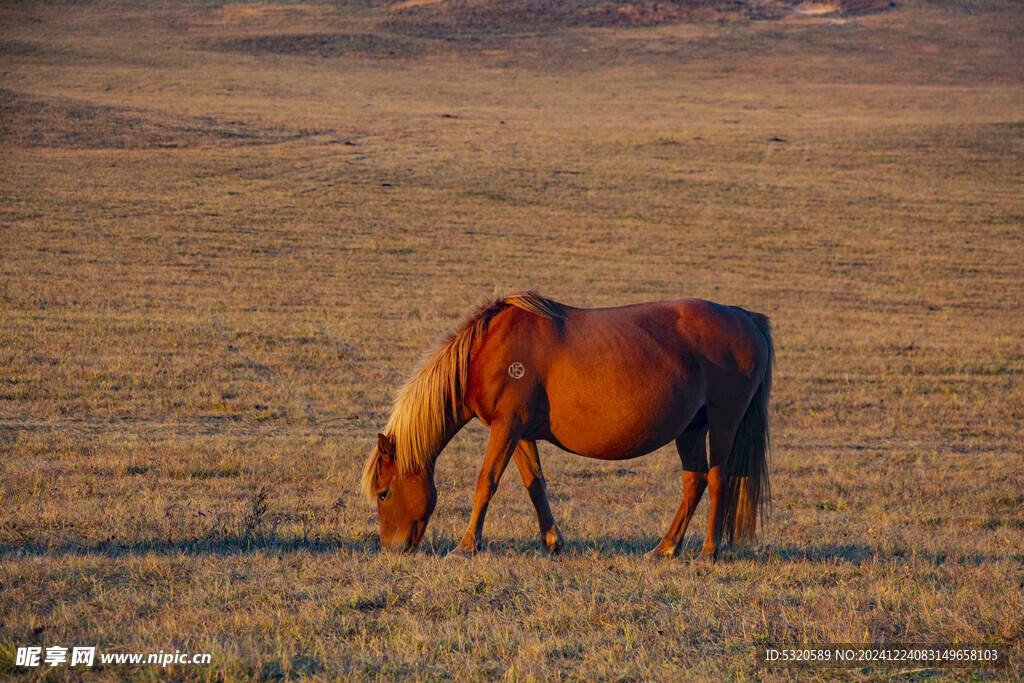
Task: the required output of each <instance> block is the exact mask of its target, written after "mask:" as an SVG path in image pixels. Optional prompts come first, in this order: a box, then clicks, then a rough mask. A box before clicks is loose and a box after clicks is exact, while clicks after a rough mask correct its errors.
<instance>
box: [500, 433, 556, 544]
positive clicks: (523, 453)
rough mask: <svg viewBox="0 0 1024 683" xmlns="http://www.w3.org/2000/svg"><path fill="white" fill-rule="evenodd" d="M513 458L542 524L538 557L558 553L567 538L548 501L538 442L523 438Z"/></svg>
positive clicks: (538, 521)
mask: <svg viewBox="0 0 1024 683" xmlns="http://www.w3.org/2000/svg"><path fill="white" fill-rule="evenodd" d="M512 458H513V459H514V460H515V461H516V466H517V467H518V468H519V474H520V475H522V477H523V484H524V485H525V486H526V491H527V492H528V493H529V494H530V501H531V502H533V507H534V509H535V510H536V511H537V523H538V524H539V525H540V538H539V546H540V548H539V550H538V551H537V556H538V557H551V556H552V555H555V554H557V553H558V552H560V551H561V550H562V548H563V547H564V546H565V539H564V538H562V532H561V531H559V529H558V525H557V524H555V517H554V515H552V514H551V505H550V503H549V502H548V492H547V483H546V482H545V481H544V473H543V472H542V471H541V469H540V456H539V455H538V454H537V444H536V442H534V441H529V440H527V439H523V440H521V441H520V442H519V443H518V445H517V446H516V450H515V453H513V454H512Z"/></svg>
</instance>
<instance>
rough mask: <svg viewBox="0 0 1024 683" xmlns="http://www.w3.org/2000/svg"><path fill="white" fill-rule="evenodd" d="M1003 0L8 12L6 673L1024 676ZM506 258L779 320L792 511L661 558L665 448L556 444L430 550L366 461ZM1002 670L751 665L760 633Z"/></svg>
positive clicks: (1013, 27)
mask: <svg viewBox="0 0 1024 683" xmlns="http://www.w3.org/2000/svg"><path fill="white" fill-rule="evenodd" d="M1022 34H1024V11H1022V10H1021V7H1020V5H1019V3H1017V2H1011V1H1009V0H991V1H990V2H981V1H975V0H907V1H906V2H903V1H899V2H897V3H896V5H895V6H890V4H889V3H875V2H860V1H854V0H850V1H843V2H835V3H832V4H829V5H828V6H825V5H824V4H821V3H817V4H814V3H810V4H808V3H798V2H781V1H780V2H770V1H767V0H765V1H764V2H745V3H736V2H728V1H724V0H723V1H721V2H719V1H712V0H706V1H699V2H698V1H691V2H658V3H640V2H637V3H631V2H624V3H615V4H614V5H613V4H611V3H602V2H591V1H589V0H572V1H571V2H565V3H552V2H539V1H537V0H515V1H513V2H500V3H499V2H490V1H487V2H469V1H468V0H467V1H462V0H444V1H442V2H437V3H420V4H410V3H401V4H400V5H399V4H392V3H384V2H375V1H373V0H365V1H363V2H338V3H323V4H316V3H288V4H275V3H241V4H228V5H224V4H219V3H213V2H205V1H202V0H196V1H191V2H180V3H177V2H176V3H164V2H157V1H156V0H154V1H152V2H119V1H118V0H110V1H105V2H58V3H47V4H42V3H32V2H23V3H7V4H5V5H4V6H3V7H2V8H0V74H2V80H0V146H2V153H0V675H2V676H5V677H6V676H25V677H28V678H35V679H41V678H44V677H45V678H46V679H47V680H75V679H77V678H78V677H79V674H80V671H81V670H80V669H76V668H72V667H70V666H69V665H67V664H64V665H59V666H57V667H54V668H53V669H52V670H50V669H49V667H45V666H44V667H42V668H34V669H30V668H25V667H18V666H17V665H16V663H15V657H16V652H17V649H18V648H20V647H29V646H38V647H44V648H45V647H53V646H60V647H69V648H70V647H74V646H95V647H97V648H98V652H101V653H116V652H122V653H130V652H141V653H149V652H157V651H159V650H164V651H176V650H180V651H182V652H187V653H210V654H211V655H212V663H211V664H209V665H205V666H202V665H191V664H189V665H185V664H175V665H172V666H169V667H167V668H161V667H158V666H153V665H134V666H133V665H114V664H106V665H102V664H99V663H97V665H96V666H95V667H94V668H93V669H92V671H91V673H92V675H93V677H96V678H99V679H101V680H107V679H109V680H114V679H121V678H131V679H138V680H154V679H164V678H173V679H176V680H252V679H266V678H283V679H314V680H334V679H346V680H361V679H364V678H383V679H399V678H401V679H416V680H419V679H431V680H435V679H451V680H460V681H461V680H483V679H496V678H507V679H509V680H649V679H653V680H678V679H682V678H693V677H697V678H704V679H707V678H711V679H723V678H734V677H735V678H740V677H742V678H745V679H747V678H754V679H764V680H782V679H786V680H788V679H790V678H799V679H813V680H817V679H820V680H832V679H836V678H839V679H850V680H864V679H870V680H877V679H888V678H904V679H905V678H909V679H913V680H922V679H929V680H932V679H938V680H946V679H963V678H985V679H987V678H998V679H1019V678H1020V663H1021V661H1024V660H1022V659H1021V658H1022V655H1024V651H1022V648H1024V646H1022V639H1024V571H1022V569H1021V567H1022V561H1024V498H1022V491H1024V447H1022V445H1021V425H1022V420H1024V384H1022V377H1024V342H1022V339H1024V322H1022V318H1021V315H1020V311H1021V306H1022V303H1024V191H1022V190H1024V182H1022V181H1024V114H1022V112H1024V51H1022V43H1021V40H1020V36H1021V35H1022ZM495 284H506V285H518V286H527V287H533V288H536V289H538V290H540V291H541V292H543V293H545V294H547V295H549V296H552V297H554V298H556V299H559V300H561V301H564V302H566V303H569V304H573V305H580V306H597V305H614V304H624V303H630V302H635V301H642V300H653V299H660V298H678V297H683V296H699V297H704V298H709V299H714V300H717V301H722V302H726V303H732V304H737V305H742V306H744V307H747V308H750V309H753V310H757V311H761V312H764V313H766V314H768V315H769V316H770V317H771V318H772V320H773V321H774V324H775V330H776V333H775V334H776V341H777V346H778V351H779V364H778V368H777V372H776V383H775V394H774V397H773V413H772V418H773V440H774V446H775V448H774V453H773V459H772V465H771V470H772V491H773V500H774V512H773V515H772V516H771V517H770V519H769V520H768V523H767V524H766V525H765V527H764V529H763V532H762V536H761V540H760V543H759V544H757V545H756V546H752V547H747V548H737V549H733V550H732V551H731V552H730V553H729V556H728V557H727V558H726V559H725V560H724V561H722V562H719V563H718V564H716V565H714V566H705V565H697V564H695V563H692V562H691V561H690V560H691V559H692V557H693V556H694V555H695V554H696V552H697V549H698V547H699V543H700V531H701V526H702V525H703V520H704V517H703V516H704V514H705V513H706V509H705V507H704V506H703V505H702V507H701V509H700V510H699V511H698V526H697V528H694V529H691V531H690V536H689V540H688V549H687V552H685V553H684V557H682V558H680V559H679V560H678V561H674V562H659V563H647V562H644V561H643V560H642V554H643V553H644V552H645V551H646V550H648V549H650V548H651V547H653V545H654V544H655V543H656V542H657V540H658V538H659V537H660V535H661V534H662V533H663V532H664V529H665V526H666V525H667V523H668V521H669V520H670V519H671V516H672V514H673V512H674V511H675V508H676V506H677V505H678V502H679V497H680V495H681V490H680V485H679V472H680V467H679V463H678V458H677V457H676V455H675V454H674V453H673V452H672V450H671V449H668V448H666V449H662V450H660V451H658V452H657V453H655V454H652V455H650V456H648V457H646V458H643V459H640V460H635V461H629V462H624V463H615V464H602V463H596V462H590V461H584V460H581V459H579V458H576V457H573V456H570V455H568V454H565V453H562V452H559V451H558V450H557V449H555V448H553V447H550V446H549V447H547V448H542V458H543V459H544V462H545V468H546V473H547V475H548V480H549V486H550V493H551V497H552V501H553V507H554V513H555V515H556V518H557V519H558V522H559V524H560V526H561V527H562V528H563V530H564V531H565V533H566V535H567V539H568V548H567V550H566V552H565V553H564V554H563V556H562V557H560V558H559V559H557V560H555V561H553V562H540V561H536V560H534V559H533V539H534V535H535V524H536V522H535V518H534V515H533V511H532V509H531V507H530V503H529V499H528V497H527V496H526V493H525V491H523V490H522V486H521V485H520V483H519V482H518V480H517V478H516V476H515V472H510V473H509V475H510V476H509V477H508V478H507V479H506V480H505V481H504V483H503V484H502V487H501V489H500V491H499V494H498V498H497V500H496V501H495V502H494V504H493V505H492V507H491V512H490V514H489V516H488V526H487V530H486V533H487V538H488V541H489V549H488V551H487V552H486V553H483V554H481V555H480V556H478V557H476V558H474V559H473V560H471V561H468V562H455V563H453V562H447V561H445V559H444V555H445V553H446V552H447V550H449V549H450V548H452V547H453V546H454V545H455V543H456V541H457V540H458V538H459V536H460V535H461V533H462V530H463V525H464V524H465V523H466V521H467V516H468V512H469V505H470V500H471V490H472V485H473V483H474V482H475V479H476V475H477V471H478V467H479V462H480V458H481V455H482V450H483V447H484V443H485V440H486V433H485V432H484V431H483V430H482V428H480V427H479V426H471V427H470V428H468V429H467V430H466V431H465V432H464V433H463V434H461V435H460V436H459V437H458V438H457V439H456V440H455V441H454V442H453V443H452V444H451V445H450V446H449V448H448V450H447V451H446V452H445V454H443V455H442V457H441V460H440V470H439V473H438V482H439V487H440V501H439V506H438V510H437V512H436V513H435V516H434V519H433V520H432V521H431V525H430V528H429V529H428V532H427V534H428V542H427V544H426V546H427V547H426V549H425V552H422V553H421V554H420V555H418V556H415V557H396V556H390V555H386V554H381V553H379V552H378V550H377V548H376V519H375V513H374V511H373V510H371V509H370V508H369V507H368V506H367V505H366V502H365V501H364V500H363V499H362V498H361V497H360V495H359V493H358V479H359V471H360V468H361V465H362V462H363V459H364V458H365V456H366V454H367V452H368V450H369V448H370V447H371V446H372V444H373V439H374V435H375V433H376V431H377V430H378V429H379V428H380V427H381V426H382V425H383V423H384V421H385V420H386V417H387V412H388V406H389V403H390V399H391V396H392V394H393V392H394V390H395V389H396V388H397V387H398V386H399V385H400V383H401V382H402V381H403V379H404V378H405V376H406V375H407V374H408V372H409V371H410V369H411V368H412V366H413V364H414V363H415V361H416V359H417V358H418V357H419V356H420V354H422V353H423V352H424V351H425V350H426V349H427V348H429V347H430V346H431V345H432V344H433V343H434V340H436V339H437V337H438V336H439V335H440V334H442V333H443V332H445V331H446V330H448V329H450V328H451V327H452V326H454V325H455V324H456V323H457V322H458V320H459V319H460V318H461V316H462V315H463V314H464V313H465V312H466V311H467V310H468V309H469V308H471V307H472V306H473V305H474V304H475V303H476V302H477V301H478V300H479V299H481V298H482V297H483V296H485V295H486V294H488V293H489V292H490V291H491V289H492V288H493V287H494V285H495ZM822 642H827V643H881V642H885V643H920V644H924V643H932V644H949V643H971V644H987V645H999V646H1000V647H1002V648H1003V649H1004V652H1006V653H1008V654H1009V657H1010V658H1011V666H1009V667H1006V668H991V667H984V666H964V667H960V668H952V669H949V668H942V667H938V666H932V665H913V666H910V667H900V666H895V665H892V664H886V663H878V662H876V663H872V664H863V665H860V666H858V667H856V668H835V667H822V666H814V667H811V666H803V667H796V668H772V667H768V666H766V665H765V663H764V662H763V661H762V657H763V650H764V648H765V647H768V646H775V645H782V644H810V643H822Z"/></svg>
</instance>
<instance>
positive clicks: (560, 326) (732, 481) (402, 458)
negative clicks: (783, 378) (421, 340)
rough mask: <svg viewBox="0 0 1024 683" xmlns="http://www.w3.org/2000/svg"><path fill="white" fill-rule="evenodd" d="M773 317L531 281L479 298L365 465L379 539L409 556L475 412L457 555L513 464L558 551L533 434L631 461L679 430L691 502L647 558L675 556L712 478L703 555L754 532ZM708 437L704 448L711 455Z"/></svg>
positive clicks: (476, 535) (543, 541)
mask: <svg viewBox="0 0 1024 683" xmlns="http://www.w3.org/2000/svg"><path fill="white" fill-rule="evenodd" d="M773 358H774V351H773V348H772V338H771V332H770V327H769V324H768V319H767V318H766V317H765V316H763V315H760V314H758V313H750V312H748V311H745V310H743V309H741V308H736V307H731V306H722V305H720V304H715V303H711V302H708V301H701V300H698V299H683V300H680V301H661V302H655V303H646V304H637V305H633V306H623V307H620V308H595V309H581V308H573V307H570V306H565V305H563V304H559V303H556V302H554V301H551V300H550V299H546V298H544V297H541V296H539V295H537V294H535V293H533V292H515V293H511V294H507V295H504V296H499V297H496V298H495V299H494V300H492V301H489V302H488V303H486V304H484V305H482V306H480V307H479V308H478V309H477V310H476V311H475V312H474V313H473V314H472V315H471V316H470V317H469V318H468V319H467V320H466V321H465V322H464V323H463V324H462V325H461V326H460V327H459V328H458V329H456V330H455V331H454V332H453V333H452V334H450V335H449V336H448V337H447V338H446V339H444V340H443V341H442V343H441V344H440V346H439V347H438V348H437V349H436V350H434V351H433V352H432V353H430V354H428V355H427V356H426V357H425V358H424V359H423V361H422V362H421V363H420V365H419V367H418V368H417V370H416V371H415V372H414V373H413V375H412V377H411V378H410V379H409V381H408V382H406V384H405V386H404V387H402V389H401V390H400V391H399V393H398V396H397V398H396V400H395V403H394V407H393V409H392V412H391V417H390V419H389V420H388V423H387V425H385V427H384V429H383V433H381V434H378V435H377V445H376V447H375V448H374V449H373V451H372V452H371V453H370V456H369V458H368V459H367V461H366V466H365V468H364V470H363V479H362V488H363V492H364V493H365V494H366V495H367V496H368V497H370V500H371V501H374V500H375V501H376V504H377V513H378V516H379V519H380V542H381V546H382V547H385V548H388V547H389V548H392V549H396V550H403V551H415V550H416V548H417V546H418V545H419V544H420V541H422V540H423V532H424V530H425V528H426V526H427V522H428V521H429V519H430V515H431V513H432V512H433V510H434V503H435V501H436V500H437V490H436V488H435V486H434V464H435V462H436V460H437V457H438V455H439V454H440V452H441V450H442V449H443V448H444V447H445V445H447V443H448V442H449V441H450V440H451V438H452V437H453V436H454V435H455V434H456V433H457V432H458V431H459V430H460V429H462V427H463V426H465V424H466V423H467V422H469V421H470V420H471V419H472V418H474V417H477V418H479V419H480V420H481V421H482V422H483V423H484V424H485V425H487V426H488V427H489V428H490V438H489V440H488V443H487V452H486V454H485V455H484V463H483V468H482V469H481V471H480V477H479V479H478V480H477V483H476V492H475V495H474V498H473V511H472V513H471V515H470V519H469V526H468V528H467V529H466V533H465V535H464V536H463V537H462V541H461V542H460V543H459V545H458V547H456V548H455V550H453V551H452V552H454V553H458V554H463V555H468V554H472V553H474V552H476V551H477V550H480V549H481V548H482V534H483V526H484V515H485V514H486V513H487V505H488V503H489V502H490V500H491V497H492V496H493V495H494V492H495V490H496V489H497V487H498V481H499V480H500V479H501V475H502V473H503V472H504V471H505V467H506V466H507V465H508V462H509V460H510V459H511V460H515V463H516V465H517V466H518V468H519V473H520V474H521V475H522V477H523V483H524V484H525V485H526V489H527V491H528V492H529V495H530V500H531V501H533V505H534V507H535V508H536V511H537V520H538V522H539V523H540V552H541V553H542V554H550V553H554V552H557V551H558V550H560V549H561V548H562V546H563V539H562V534H561V532H560V531H559V530H558V526H557V525H556V524H555V520H554V518H553V517H552V515H551V507H550V505H549V504H548V497H547V492H546V485H545V482H544V475H543V474H542V473H541V467H540V460H539V458H538V456H537V447H536V444H535V442H536V441H537V440H538V439H543V440H545V441H549V442H551V443H553V444H555V445H556V446H558V447H560V448H562V449H564V450H567V451H569V452H570V453H576V454H577V455H582V456H585V457H588V458H598V459H602V460H625V459H628V458H635V457H638V456H641V455H645V454H647V453H650V452H651V451H654V450H656V449H658V448H660V447H661V446H663V445H665V444H667V443H668V442H670V441H672V440H673V439H674V440H675V442H676V448H677V449H678V451H679V457H680V459H681V460H682V463H683V500H682V503H681V504H680V506H679V511H678V512H676V515H675V518H674V519H673V520H672V524H671V525H670V526H669V528H668V531H667V532H666V534H665V537H664V538H662V540H661V542H660V543H659V544H658V545H657V547H655V548H654V549H653V550H652V551H651V552H650V553H648V556H669V557H674V556H676V555H678V554H679V551H680V549H681V547H682V541H683V534H684V533H685V532H686V527H687V525H688V524H689V523H690V519H691V517H692V516H693V512H694V510H695V508H696V507H697V503H698V502H699V501H700V498H701V495H702V494H703V493H704V489H705V488H707V489H708V490H709V497H710V500H711V503H710V512H709V515H708V528H707V534H706V536H705V538H704V546H703V548H702V550H701V556H702V557H705V556H710V557H711V558H714V559H717V557H718V552H719V548H720V547H721V544H722V540H723V535H726V536H728V539H729V540H730V541H733V540H736V539H750V538H752V537H753V535H754V531H755V526H756V517H757V515H756V513H757V511H758V510H759V509H760V511H761V512H762V513H763V512H764V510H765V506H766V504H767V499H768V493H769V487H768V469H767V453H768V395H769V393H770V391H771V381H772V379H771V377H772V374H771V368H772V363H773ZM705 440H707V442H708V443H709V444H710V447H709V449H708V452H706V451H705Z"/></svg>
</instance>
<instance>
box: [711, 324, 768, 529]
mask: <svg viewBox="0 0 1024 683" xmlns="http://www.w3.org/2000/svg"><path fill="white" fill-rule="evenodd" d="M746 313H747V315H748V316H750V319H751V320H753V322H754V324H755V325H756V326H757V329H758V330H759V331H760V333H761V336H763V337H764V341H765V344H766V345H767V347H768V361H767V363H766V364H765V369H764V375H763V376H762V378H761V383H760V385H758V387H757V391H755V392H754V396H753V398H751V399H750V404H749V405H748V406H747V410H746V412H745V413H744V414H743V418H742V419H741V420H740V424H739V427H738V428H737V430H736V436H735V437H734V438H733V442H732V453H731V454H730V456H729V481H728V484H727V488H728V496H727V500H728V503H727V507H726V510H725V513H726V514H725V515H724V519H723V521H724V524H725V527H726V528H725V531H726V534H727V536H728V538H729V542H730V543H734V542H735V541H736V540H740V541H753V540H754V538H755V531H756V528H757V517H758V516H760V517H761V525H762V526H764V522H765V519H766V518H767V516H768V512H769V509H770V506H771V486H770V485H769V482H768V456H769V454H770V452H771V441H770V438H769V434H768V398H769V395H770V394H771V391H772V366H773V365H774V364H775V346H774V343H773V342H772V330H771V324H770V323H769V322H768V318H767V317H766V316H764V315H761V314H760V313H751V312H749V311H747V312H746Z"/></svg>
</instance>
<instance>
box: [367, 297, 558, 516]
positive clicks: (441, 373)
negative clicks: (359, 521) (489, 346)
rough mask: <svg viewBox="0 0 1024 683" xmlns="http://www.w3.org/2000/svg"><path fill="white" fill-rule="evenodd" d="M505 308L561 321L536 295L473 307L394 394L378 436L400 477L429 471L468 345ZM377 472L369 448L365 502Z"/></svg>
mask: <svg viewBox="0 0 1024 683" xmlns="http://www.w3.org/2000/svg"><path fill="white" fill-rule="evenodd" d="M507 306H515V307H516V308H521V309H523V310H524V311H528V312H530V313H534V314H536V315H539V316H542V317H544V318H550V319H554V320H561V319H563V318H564V317H565V313H564V311H563V309H562V306H561V305H560V304H558V303H556V302H554V301H552V300H551V299H547V298H545V297H542V296H540V295H539V294H537V293H536V292H530V291H513V292H508V293H505V294H497V295H495V297H494V298H493V299H491V300H488V301H486V302H484V303H482V304H481V305H480V306H478V307H477V308H476V310H475V311H473V313H472V314H470V316H469V317H468V318H466V320H464V321H463V322H462V324H461V325H459V327H457V328H456V329H455V330H454V331H453V332H451V333H449V334H448V335H446V336H445V337H444V338H443V339H442V340H441V342H440V344H439V345H438V346H437V348H435V349H434V350H433V351H431V352H429V353H427V355H425V356H424V357H423V359H422V360H421V361H420V362H419V364H418V365H417V366H416V369H415V370H413V373H412V375H411V376H410V377H409V379H408V380H407V381H406V382H405V384H404V385H402V387H401V389H399V390H398V393H397V395H396V396H395V401H394V404H393V405H392V407H391V417H390V418H388V421H387V424H386V425H384V429H383V430H382V433H383V434H384V435H385V436H386V437H388V438H389V439H391V441H392V443H394V445H395V460H396V465H397V466H398V473H399V475H400V476H407V475H409V474H412V473H413V472H417V471H420V470H422V469H423V468H425V467H429V466H431V465H432V464H433V461H434V458H435V457H436V456H437V453H438V451H439V450H440V448H441V447H442V446H443V443H444V440H445V438H447V437H450V436H451V429H452V427H453V423H454V422H456V421H457V420H458V414H459V407H460V406H461V405H462V401H463V397H464V395H465V390H466V382H467V381H468V375H469V355H470V349H471V348H472V345H473V339H474V338H475V337H476V336H477V335H479V334H483V333H484V332H486V329H487V323H488V322H490V320H491V318H493V317H494V316H495V315H496V314H497V313H498V312H500V311H501V310H503V309H504V308H506V307H507ZM379 471H380V454H379V453H378V452H377V447H376V446H374V448H373V450H372V451H371V452H370V455H369V457H368V458H367V460H366V465H365V466H364V467H363V478H362V490H363V493H364V494H365V495H366V496H367V497H368V498H369V499H370V500H371V502H372V500H373V496H374V494H375V493H376V491H374V483H375V482H376V480H377V476H378V474H379Z"/></svg>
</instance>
